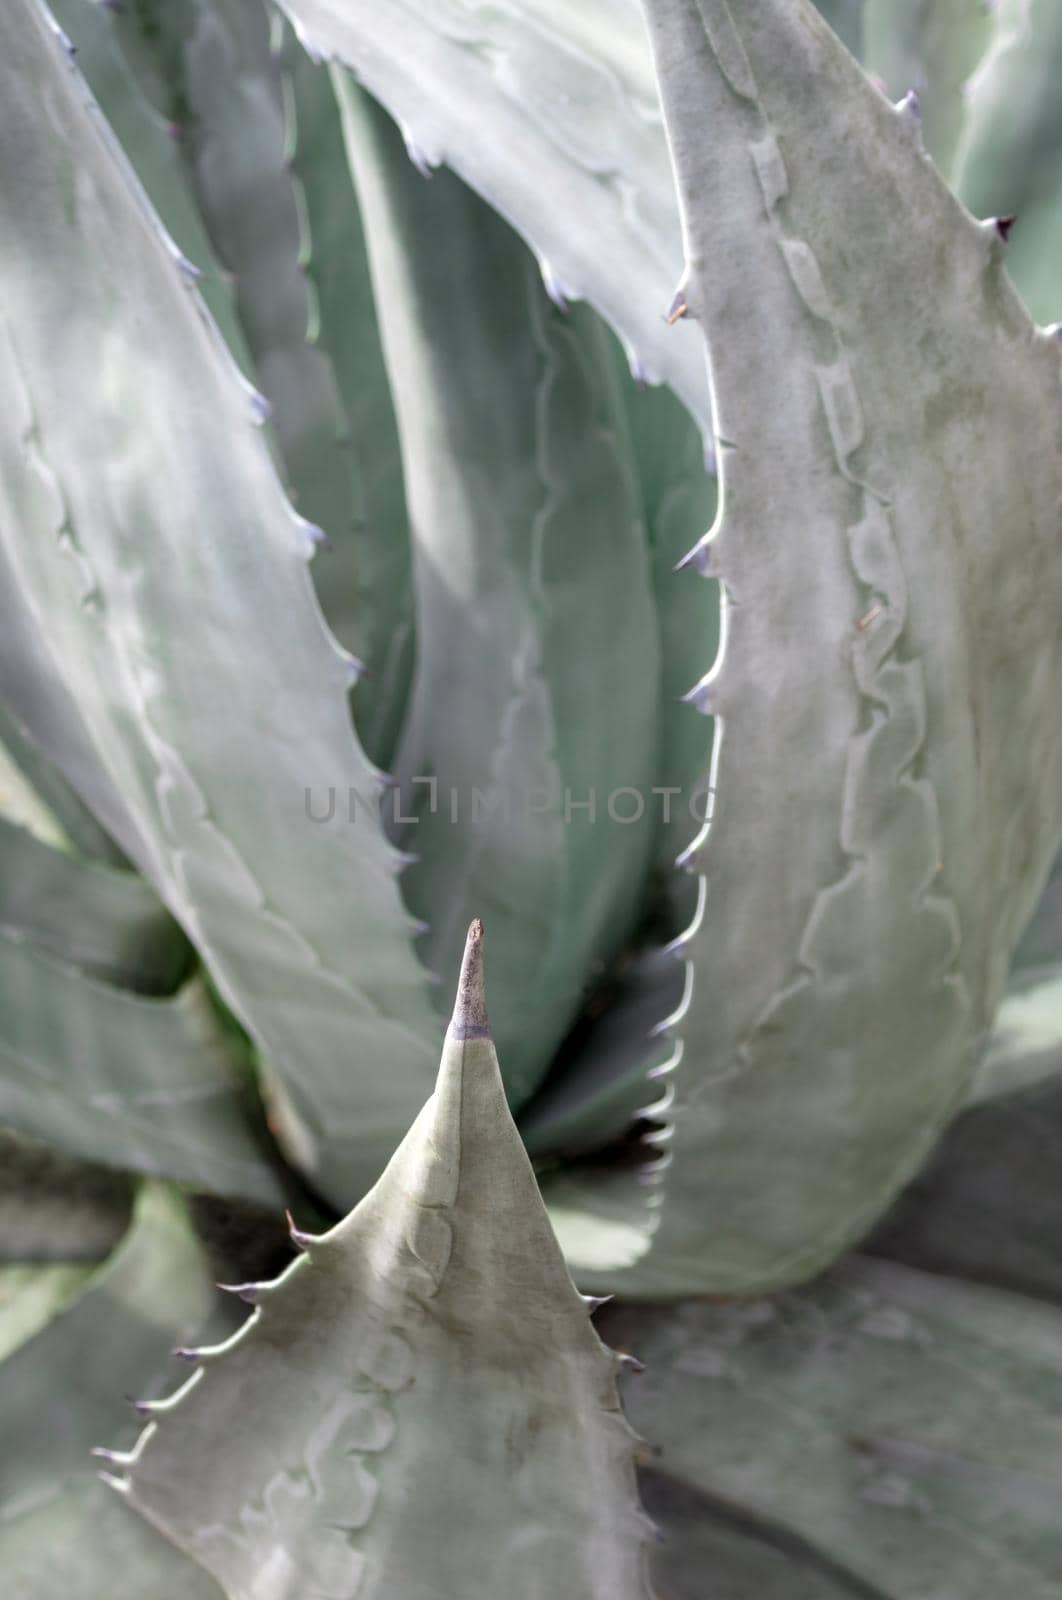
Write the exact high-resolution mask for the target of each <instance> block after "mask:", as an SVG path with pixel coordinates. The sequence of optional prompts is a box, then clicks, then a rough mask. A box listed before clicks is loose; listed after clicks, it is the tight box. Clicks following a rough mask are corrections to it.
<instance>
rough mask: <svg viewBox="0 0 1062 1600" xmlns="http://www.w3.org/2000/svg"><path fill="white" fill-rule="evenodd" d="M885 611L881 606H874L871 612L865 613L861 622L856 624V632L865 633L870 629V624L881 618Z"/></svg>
mask: <svg viewBox="0 0 1062 1600" xmlns="http://www.w3.org/2000/svg"><path fill="white" fill-rule="evenodd" d="M883 609H884V608H883V607H882V606H880V605H872V606H871V608H870V610H869V611H866V612H864V613H863V615H862V616H861V617H860V619H859V621H858V622H857V623H856V632H857V633H864V632H865V631H866V629H867V628H869V627H870V624H871V623H872V622H873V621H874V619H875V618H876V617H880V616H881V613H882V610H883Z"/></svg>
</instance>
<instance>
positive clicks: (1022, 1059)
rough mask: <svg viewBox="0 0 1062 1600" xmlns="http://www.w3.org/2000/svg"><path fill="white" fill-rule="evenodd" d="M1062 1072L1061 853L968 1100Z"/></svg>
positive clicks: (1019, 954)
mask: <svg viewBox="0 0 1062 1600" xmlns="http://www.w3.org/2000/svg"><path fill="white" fill-rule="evenodd" d="M1059 1072H1062V857H1059V858H1058V860H1056V862H1055V866H1054V870H1053V872H1052V874H1051V877H1050V878H1049V880H1048V883H1047V887H1046V889H1045V890H1044V893H1043V896H1042V898H1041V901H1040V904H1039V906H1038V907H1037V910H1036V915H1035V916H1034V917H1033V919H1032V921H1031V922H1030V924H1029V926H1028V927H1027V928H1026V930H1025V933H1024V934H1023V935H1022V939H1021V943H1020V944H1019V945H1018V948H1017V950H1016V952H1015V955H1014V960H1013V962H1012V963H1011V969H1010V976H1009V978H1008V980H1007V987H1006V990H1005V992H1004V995H1003V999H1002V1002H1001V1004H1000V1007H999V1011H998V1013H997V1015H996V1020H995V1026H994V1027H993V1029H992V1032H991V1033H990V1034H989V1036H988V1043H987V1045H986V1047H985V1052H984V1055H983V1057H982V1060H981V1065H980V1068H979V1070H978V1073H977V1076H976V1078H975V1079H974V1081H973V1083H972V1085H971V1088H970V1093H969V1095H968V1097H967V1104H968V1105H977V1104H979V1103H980V1102H981V1101H984V1100H994V1099H996V1098H998V1096H1000V1095H1009V1094H1014V1093H1016V1092H1017V1091H1018V1090H1020V1089H1024V1088H1028V1087H1030V1086H1031V1085H1033V1084H1036V1083H1039V1082H1040V1081H1041V1079H1043V1078H1051V1077H1054V1076H1055V1074H1057V1073H1059Z"/></svg>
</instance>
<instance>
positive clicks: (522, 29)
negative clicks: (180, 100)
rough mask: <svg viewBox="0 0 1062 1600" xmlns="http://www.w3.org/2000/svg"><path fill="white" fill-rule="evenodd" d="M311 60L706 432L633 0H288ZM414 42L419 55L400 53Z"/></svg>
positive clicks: (664, 165) (666, 175)
mask: <svg viewBox="0 0 1062 1600" xmlns="http://www.w3.org/2000/svg"><path fill="white" fill-rule="evenodd" d="M284 10H285V11H286V12H287V13H288V15H289V16H290V17H291V19H292V21H293V23H294V24H295V26H296V28H297V29H298V30H299V33H300V36H301V38H302V40H303V42H304V44H305V45H306V47H307V49H309V50H310V51H311V53H313V54H315V55H318V56H329V57H334V58H335V59H337V60H339V61H342V62H344V63H345V64H346V65H347V66H348V67H350V68H352V69H353V71H354V72H355V74H356V75H357V76H358V78H359V79H360V80H361V82H362V83H364V85H365V86H366V88H367V89H369V90H370V92H371V93H372V94H373V95H374V96H375V97H376V99H378V100H380V101H381V102H382V103H383V105H384V106H386V108H387V110H388V111H389V112H390V113H391V114H392V116H393V117H394V118H395V120H396V121H397V122H398V123H399V124H400V125H401V126H402V128H403V129H405V130H406V131H407V135H408V139H409V143H410V147H411V150H412V151H413V154H414V157H415V159H416V160H417V161H418V163H420V164H431V165H437V164H438V163H439V162H446V163H447V165H449V166H451V167H452V168H453V169H454V171H455V172H457V173H458V174H459V176H460V177H461V178H463V179H464V181H465V182H466V183H467V184H468V185H469V187H470V188H472V189H474V190H475V191H476V192H477V193H478V194H480V195H482V196H483V198H484V199H485V200H487V201H488V202H489V204H490V205H492V206H493V207H495V209H496V210H498V211H499V212H500V213H501V214H502V216H504V217H506V218H507V219H508V220H509V221H510V222H511V223H512V225H513V226H514V227H515V228H516V230H517V232H519V233H520V234H521V235H522V236H523V238H524V239H526V240H527V242H528V243H529V244H530V245H531V247H532V249H533V250H535V252H536V253H537V254H538V256H539V259H540V260H541V261H542V263H543V272H544V273H545V274H546V275H547V277H548V279H549V281H550V282H552V283H554V284H555V285H556V286H557V288H558V290H559V292H560V293H562V294H563V295H565V296H567V297H569V298H572V299H586V300H589V301H590V303H591V305H593V306H594V308H595V310H597V311H599V312H600V313H601V314H602V316H603V317H604V318H605V319H606V321H608V322H609V323H611V325H612V326H613V327H614V328H615V329H616V330H617V332H618V333H619V334H620V335H621V337H622V338H623V341H624V343H625V345H626V346H627V348H628V350H629V351H630V352H631V353H632V363H633V365H635V366H636V368H637V369H638V370H639V371H640V372H642V373H643V374H645V375H647V376H648V377H650V378H652V379H654V380H664V381H666V382H668V383H670V385H671V387H672V388H673V389H674V390H675V391H676V393H677V394H679V395H681V396H682V398H683V400H684V401H685V402H686V404H687V405H688V406H689V407H690V409H691V411H693V413H694V415H695V416H697V417H698V418H699V419H700V420H701V421H702V423H705V425H706V424H707V391H706V386H705V383H704V373H703V368H702V367H701V365H700V362H699V359H698V353H697V350H696V340H694V339H691V338H690V336H689V333H688V330H683V331H682V332H680V334H679V336H678V338H671V339H669V338H667V337H666V334H667V330H666V328H665V327H664V324H663V322H662V320H661V312H662V310H663V308H664V306H665V305H666V304H667V301H668V298H669V296H670V294H671V291H672V288H673V287H674V283H675V279H676V277H677V276H678V272H679V269H680V266H681V249H680V243H679V231H678V216H677V212H676V207H675V196H674V185H673V182H672V179H671V174H670V171H669V168H668V162H667V150H666V146H665V142H664V134H663V127H662V125H661V120H660V108H659V103H658V100H657V94H656V89H655V85H654V83H653V75H652V68H651V65H650V61H649V56H648V52H647V50H646V45H645V32H644V27H643V23H642V19H641V16H640V15H639V9H638V6H637V4H636V3H635V0H593V3H592V4H591V3H587V0H584V3H583V4H581V5H580V6H578V7H565V6H562V5H559V4H557V0H534V4H530V5H529V4H526V3H516V0H500V3H498V4H494V5H492V6H490V7H489V8H483V7H481V6H480V5H478V4H476V3H474V0H446V3H445V4H438V3H436V0H431V3H425V0H284ZM411 38H415V39H416V48H415V49H411V48H410V40H411Z"/></svg>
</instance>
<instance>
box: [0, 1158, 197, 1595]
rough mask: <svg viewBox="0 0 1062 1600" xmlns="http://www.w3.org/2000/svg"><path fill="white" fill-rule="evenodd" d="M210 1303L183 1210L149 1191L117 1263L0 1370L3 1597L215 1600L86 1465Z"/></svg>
mask: <svg viewBox="0 0 1062 1600" xmlns="http://www.w3.org/2000/svg"><path fill="white" fill-rule="evenodd" d="M60 1270H67V1271H69V1269H60ZM78 1270H80V1269H78ZM39 1281H40V1280H38V1282H39ZM52 1285H53V1287H55V1286H56V1285H55V1278H54V1276H53V1278H52ZM212 1301H213V1290H212V1287H211V1284H210V1280H209V1277H208V1276H207V1273H206V1271H205V1266H204V1263H203V1259H202V1256H201V1254H200V1252H199V1249H198V1246H197V1244H196V1241H195V1237H194V1235H193V1233H192V1231H191V1228H190V1227H189V1224H188V1220H187V1217H186V1215H185V1213H184V1209H183V1206H182V1204H181V1201H180V1199H179V1198H178V1196H177V1195H176V1194H175V1193H173V1192H171V1191H169V1190H167V1189H165V1188H163V1187H162V1186H156V1185H151V1184H147V1185H145V1186H144V1187H143V1188H142V1189H141V1192H140V1196H139V1198H138V1200H137V1205H136V1212H135V1216H134V1219H133V1223H132V1226H131V1227H130V1230H129V1232H128V1234H127V1235H126V1237H125V1239H124V1240H123V1241H122V1243H121V1244H120V1246H119V1247H118V1249H117V1250H116V1251H115V1253H114V1255H113V1256H112V1257H111V1258H110V1259H109V1260H108V1261H106V1262H105V1263H104V1265H103V1266H102V1267H101V1268H99V1269H98V1271H97V1272H95V1273H94V1274H93V1275H92V1277H91V1278H89V1279H88V1280H87V1283H86V1285H85V1287H84V1292H83V1293H82V1294H81V1295H80V1297H79V1298H77V1299H76V1300H74V1301H73V1303H72V1304H69V1305H68V1306H67V1307H66V1308H65V1309H59V1308H58V1307H57V1308H56V1309H58V1311H59V1314H58V1315H55V1316H54V1317H53V1319H52V1320H51V1321H49V1322H48V1324H47V1325H46V1326H45V1327H43V1329H42V1330H41V1331H39V1332H37V1333H36V1334H35V1336H33V1337H28V1336H27V1337H26V1338H25V1339H24V1340H23V1341H22V1342H20V1344H19V1347H18V1348H17V1349H16V1350H15V1351H14V1352H13V1353H12V1354H10V1355H9V1356H8V1357H7V1359H6V1360H5V1361H4V1363H3V1366H2V1368H0V1374H2V1378H0V1381H2V1383H3V1388H4V1397H5V1399H4V1429H3V1439H2V1442H0V1570H2V1571H3V1575H4V1594H5V1597H10V1600H56V1596H57V1595H63V1596H66V1597H68V1600H100V1596H101V1595H104V1594H105V1595H107V1597H108V1600H146V1597H147V1596H150V1597H151V1600H220V1591H219V1590H218V1589H217V1587H216V1585H215V1584H214V1583H213V1582H212V1581H211V1579H210V1578H209V1577H208V1575H207V1574H206V1573H204V1572H201V1571H200V1570H199V1569H198V1568H197V1567H196V1566H195V1565H194V1563H192V1562H190V1561H188V1560H186V1559H184V1558H183V1557H181V1556H180V1554H179V1553H178V1552H177V1551H175V1550H174V1549H173V1548H172V1547H171V1546H170V1545H169V1544H168V1543H167V1542H166V1540H164V1539H162V1538H160V1537H159V1536H158V1535H156V1534H153V1533H152V1532H151V1531H150V1530H149V1529H147V1528H146V1527H145V1525H144V1523H143V1522H142V1521H141V1520H140V1518H138V1517H135V1516H134V1515H133V1514H132V1513H131V1512H130V1511H129V1510H128V1509H127V1508H126V1507H125V1506H123V1505H122V1504H121V1503H120V1501H119V1500H118V1499H117V1497H116V1496H115V1495H113V1494H111V1493H109V1492H108V1491H107V1489H105V1487H104V1485H103V1484H102V1483H100V1482H99V1480H98V1477H97V1475H96V1472H95V1470H94V1469H95V1466H96V1465H98V1463H95V1464H94V1463H93V1462H92V1459H91V1456H90V1454H89V1451H90V1449H91V1447H92V1445H93V1444H94V1443H95V1441H96V1440H97V1439H98V1438H99V1437H100V1435H101V1433H102V1432H104V1431H106V1430H109V1429H113V1428H114V1427H115V1426H116V1419H117V1416H118V1413H119V1412H120V1411H121V1406H122V1401H121V1396H122V1393H123V1391H127V1390H128V1389H129V1387H130V1386H131V1385H132V1386H133V1388H134V1391H135V1392H137V1393H144V1392H146V1391H150V1390H151V1389H152V1387H153V1386H154V1385H155V1383H156V1382H157V1381H158V1380H159V1379H160V1378H162V1377H163V1375H164V1369H165V1366H166V1352H167V1350H168V1349H169V1348H170V1347H171V1346H172V1345H173V1344H174V1343H175V1342H179V1341H180V1340H181V1339H187V1338H189V1337H190V1336H193V1335H194V1334H195V1333H196V1331H197V1330H198V1329H199V1328H200V1327H201V1326H202V1325H203V1323H204V1321H205V1320H206V1318H207V1316H208V1314H209V1311H210V1307H211V1304H212ZM26 1313H27V1307H26V1306H25V1304H24V1305H23V1314H26ZM26 1331H27V1334H28V1333H29V1323H28V1320H27V1327H26Z"/></svg>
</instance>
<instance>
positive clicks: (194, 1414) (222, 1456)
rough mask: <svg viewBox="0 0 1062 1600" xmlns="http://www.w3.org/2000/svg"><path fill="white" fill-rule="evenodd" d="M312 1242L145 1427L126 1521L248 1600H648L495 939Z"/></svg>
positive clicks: (634, 1524)
mask: <svg viewBox="0 0 1062 1600" xmlns="http://www.w3.org/2000/svg"><path fill="white" fill-rule="evenodd" d="M292 1237H293V1240H294V1242H295V1243H296V1244H297V1246H298V1247H299V1249H300V1250H301V1251H302V1252H303V1254H302V1255H301V1257H300V1259H298V1260H297V1261H295V1262H294V1263H293V1264H292V1266H291V1267H289V1268H288V1270H287V1271H286V1272H285V1273H283V1275H282V1276H281V1277H280V1278H278V1279H276V1280H275V1281H274V1282H272V1283H266V1284H262V1285H258V1286H257V1288H256V1290H255V1296H254V1297H255V1303H256V1308H255V1311H254V1313H253V1314H252V1316H251V1318H250V1320H249V1321H248V1322H247V1323H246V1324H245V1326H244V1327H243V1328H242V1329H241V1330H240V1331H239V1332H238V1333H237V1334H236V1335H235V1336H234V1337H233V1338H231V1339H230V1340H228V1341H227V1342H226V1343H225V1344H223V1345H221V1346H218V1347H216V1348H213V1349H206V1350H203V1351H200V1352H199V1353H198V1354H199V1358H200V1365H198V1366H197V1367H196V1368H195V1370H194V1372H193V1374H192V1377H191V1378H190V1379H189V1381H188V1382H187V1383H186V1384H185V1385H184V1386H183V1387H182V1388H181V1389H180V1390H179V1391H178V1392H177V1393H176V1394H175V1395H174V1396H172V1397H171V1398H170V1399H168V1400H164V1401H162V1402H160V1403H158V1405H157V1406H155V1407H152V1408H149V1409H150V1411H151V1420H150V1421H149V1423H148V1425H147V1428H146V1429H145V1431H144V1433H143V1434H142V1435H141V1438H140V1440H139V1441H138V1443H137V1444H136V1446H135V1447H134V1449H133V1450H132V1451H131V1452H130V1453H129V1455H128V1457H127V1458H126V1459H125V1461H124V1462H123V1463H122V1466H123V1468H124V1470H123V1472H122V1474H121V1476H120V1478H119V1480H118V1487H120V1488H121V1489H122V1491H123V1493H124V1494H125V1496H126V1498H127V1499H128V1500H129V1502H130V1503H131V1504H132V1505H134V1506H135V1507H136V1508H137V1509H138V1510H140V1511H141V1512H143V1514H144V1515H145V1516H147V1517H148V1518H149V1519H150V1520H151V1521H152V1522H154V1523H155V1524H156V1525H157V1526H158V1527H160V1528H161V1529H162V1530H163V1531H164V1532H166V1533H167V1534H168V1535H169V1536H170V1537H171V1538H172V1539H173V1540H174V1541H175V1542H176V1543H178V1544H179V1545H181V1546H182V1547H183V1548H184V1549H185V1550H187V1551H188V1552H190V1553H191V1554H192V1555H194V1556H195V1557H196V1559H197V1560H199V1561H200V1562H202V1564H203V1565H204V1566H206V1567H207V1568H208V1569H209V1570H210V1571H212V1572H213V1573H214V1574H215V1575H216V1576H217V1577H218V1578H219V1580H220V1581H221V1583H222V1584H223V1586H224V1588H225V1590H226V1593H227V1594H228V1595H229V1596H230V1597H231V1600H246V1597H248V1596H251V1595H261V1594H264V1593H266V1592H267V1589H268V1593H269V1594H270V1596H271V1597H272V1600H295V1597H298V1600H309V1597H311V1596H314V1597H317V1596H320V1597H322V1600H323V1597H325V1596H327V1597H329V1600H354V1597H355V1596H356V1597H357V1600H370V1597H372V1596H382V1595H385V1594H387V1595H394V1594H400V1595H402V1596H403V1600H438V1597H439V1596H442V1595H446V1596H450V1595H468V1596H471V1595H480V1594H488V1593H490V1594H494V1593H503V1594H511V1595H513V1596H518V1597H520V1600H523V1597H525V1596H527V1597H529V1600H530V1597H531V1596H534V1597H535V1600H538V1597H543V1600H544V1597H546V1596H556V1595H561V1594H563V1595H564V1596H565V1600H583V1597H584V1596H585V1597H590V1596H594V1597H597V1596H600V1597H601V1600H606V1597H607V1600H622V1597H625V1596H632V1597H633V1596H639V1595H642V1594H644V1592H645V1591H644V1589H643V1582H642V1575H641V1569H642V1544H643V1541H644V1538H645V1533H646V1523H645V1519H644V1517H643V1515H642V1513H641V1512H640V1510H639V1509H638V1507H637V1501H636V1497H635V1494H634V1480H633V1443H632V1436H631V1434H630V1432H629V1430H628V1429H627V1427H626V1424H625V1422H624V1421H623V1418H622V1415H621V1413H620V1411H619V1408H618V1402H617V1399H616V1390H615V1373H616V1370H617V1359H616V1358H615V1357H614V1356H613V1355H612V1354H611V1352H609V1351H607V1350H606V1349H605V1348H604V1346H603V1345H602V1344H601V1342H600V1340H599V1339H598V1337H597V1335H596V1334H595V1332H594V1330H593V1327H592V1326H591V1323H590V1320H589V1312H588V1308H587V1305H586V1303H585V1302H584V1300H583V1299H582V1297H581V1296H580V1295H579V1294H578V1293H577V1292H576V1290H575V1289H574V1287H573V1286H572V1283H571V1280H570V1278H569V1276H568V1273H567V1269H566V1268H565V1265H564V1262H563V1259H562V1257H561V1254H560V1251H559V1249H558V1247H557V1244H556V1241H555V1239H554V1238H553V1235H552V1233H551V1231H550V1227H549V1223H548V1220H547V1218H546V1214H545V1211H544V1210H543V1208H542V1205H541V1202H540V1200H539V1197H538V1191H537V1188H536V1185H535V1179H534V1175H533V1173H532V1171H531V1167H530V1165H529V1163H528V1160H527V1157H526V1155H525V1154H524V1151H523V1148H522V1146H521V1144H520V1140H519V1136H518V1134H517V1132H516V1129H515V1127H514V1126H513V1123H512V1120H511V1117H510V1114H509V1111H508V1108H507V1106H506V1101H505V1095H504V1090H503V1087H502V1082H501V1076H500V1073H499V1070H498V1063H497V1057H496V1055H495V1051H494V1045H493V1042H492V1040H491V1037H490V1029H489V1024H488V1022H487V1016H486V1008H485V1002H484V994H483V979H482V942H481V930H480V928H479V925H478V924H474V925H473V928H472V930H471V932H470V935H469V942H468V949H467V951H466V955H465V963H464V967H463V971H462V977H461V982H460V985H459V989H458V998H457V1004H456V1006H455V1010H454V1016H453V1021H452V1022H451V1025H450V1029H449V1032H448V1035H447V1040H446V1044H445V1046H444V1049H443V1057H442V1065H441V1068H440V1072H439V1080H438V1084H437V1086H436V1090H435V1094H434V1095H433V1097H432V1098H431V1099H430V1100H429V1101H428V1103H427V1105H426V1106H425V1108H424V1110H423V1111H422V1112H421V1115H420V1116H419V1118H418V1119H417V1121H416V1123H415V1124H414V1126H413V1128H412V1130H411V1131H410V1133H409V1134H408V1135H407V1137H406V1139H405V1140H404V1142H403V1143H402V1145H401V1146H400V1148H399V1150H398V1151H397V1152H396V1154H395V1156H394V1158H393V1159H392V1161H391V1163H390V1164H389V1166H388V1168H387V1170H386V1172H385V1173H384V1175H383V1177H382V1178H381V1179H380V1181H379V1183H378V1184H377V1186H376V1187H375V1188H374V1189H373V1190H372V1192H371V1193H370V1194H369V1195H367V1196H366V1197H365V1199H364V1200H363V1201H362V1202H361V1203H360V1204H359V1205H358V1206H357V1207H356V1209H355V1210H354V1211H353V1212H352V1213H351V1214H350V1215H349V1216H348V1217H347V1218H346V1219H345V1220H344V1221H342V1222H340V1223H339V1224H337V1226H336V1227H334V1228H333V1229H331V1230H330V1231H329V1232H328V1233H325V1234H323V1235H320V1236H308V1235H305V1234H301V1233H299V1232H298V1231H297V1230H295V1231H293V1234H292ZM204 1463H209V1468H208V1469H207V1470H204ZM470 1506H474V1507H475V1517H474V1519H472V1520H470V1519H469V1517H468V1508H469V1507H470ZM457 1529H460V1530H461V1535H460V1537H454V1534H455V1530H457Z"/></svg>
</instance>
